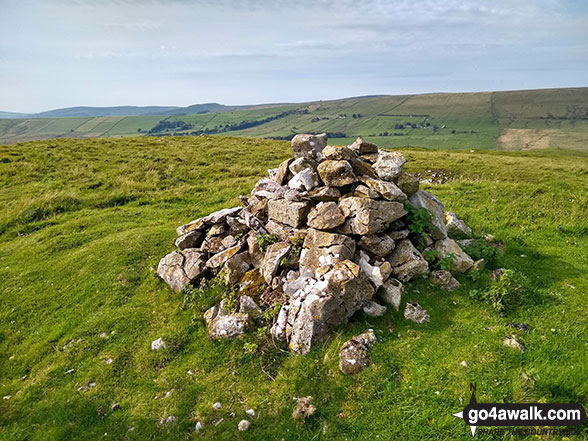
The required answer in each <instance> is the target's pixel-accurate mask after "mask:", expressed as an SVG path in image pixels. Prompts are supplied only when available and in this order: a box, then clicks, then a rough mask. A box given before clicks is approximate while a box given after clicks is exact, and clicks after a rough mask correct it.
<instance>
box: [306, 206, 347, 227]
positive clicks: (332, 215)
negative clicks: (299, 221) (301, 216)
mask: <svg viewBox="0 0 588 441" xmlns="http://www.w3.org/2000/svg"><path fill="white" fill-rule="evenodd" d="M343 222H345V216H343V213H341V210H339V206H338V205H337V204H336V203H335V202H319V203H318V204H317V205H316V206H315V207H313V208H312V209H311V210H310V212H309V213H308V220H307V223H308V226H310V227H312V228H316V229H318V230H332V229H333V228H336V227H338V226H339V225H342V224H343Z"/></svg>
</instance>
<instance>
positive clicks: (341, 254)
mask: <svg viewBox="0 0 588 441" xmlns="http://www.w3.org/2000/svg"><path fill="white" fill-rule="evenodd" d="M354 254H355V241H354V240H353V239H352V238H350V237H348V236H345V235H343V234H337V233H327V232H324V231H320V230H316V229H314V228H311V229H309V230H308V232H307V234H306V238H305V239H304V243H303V246H302V252H301V254H300V271H301V272H303V271H304V270H305V269H308V270H310V271H311V272H312V273H314V271H315V269H317V268H320V267H322V266H329V265H334V264H335V263H337V262H341V261H343V260H346V259H353V255H354Z"/></svg>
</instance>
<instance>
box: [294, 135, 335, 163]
mask: <svg viewBox="0 0 588 441" xmlns="http://www.w3.org/2000/svg"><path fill="white" fill-rule="evenodd" d="M290 144H291V146H292V150H294V156H295V157H296V158H306V159H312V160H313V161H317V162H318V161H320V160H321V159H322V151H323V149H324V148H325V147H326V145H327V134H326V133H322V134H320V135H307V134H300V135H296V136H295V137H294V138H292V142H291V143H290Z"/></svg>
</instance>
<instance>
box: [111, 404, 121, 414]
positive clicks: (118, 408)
mask: <svg viewBox="0 0 588 441" xmlns="http://www.w3.org/2000/svg"><path fill="white" fill-rule="evenodd" d="M110 410H112V411H113V412H114V411H117V410H120V404H118V403H112V406H110Z"/></svg>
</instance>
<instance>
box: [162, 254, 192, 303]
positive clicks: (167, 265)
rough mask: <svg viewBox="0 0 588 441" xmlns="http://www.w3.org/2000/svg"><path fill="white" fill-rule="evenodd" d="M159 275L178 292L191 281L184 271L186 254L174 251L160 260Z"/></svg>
mask: <svg viewBox="0 0 588 441" xmlns="http://www.w3.org/2000/svg"><path fill="white" fill-rule="evenodd" d="M157 275H158V276H159V277H160V278H161V279H163V280H164V281H165V282H166V283H167V284H168V285H169V286H170V287H171V289H172V290H173V291H174V292H176V293H178V292H180V291H181V290H182V289H183V288H184V286H186V285H187V284H188V283H190V279H189V278H188V276H187V275H186V273H185V272H184V256H183V255H182V254H181V253H179V252H178V251H172V252H171V253H169V254H168V255H167V256H165V257H164V258H163V259H161V260H160V261H159V265H158V267H157Z"/></svg>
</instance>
